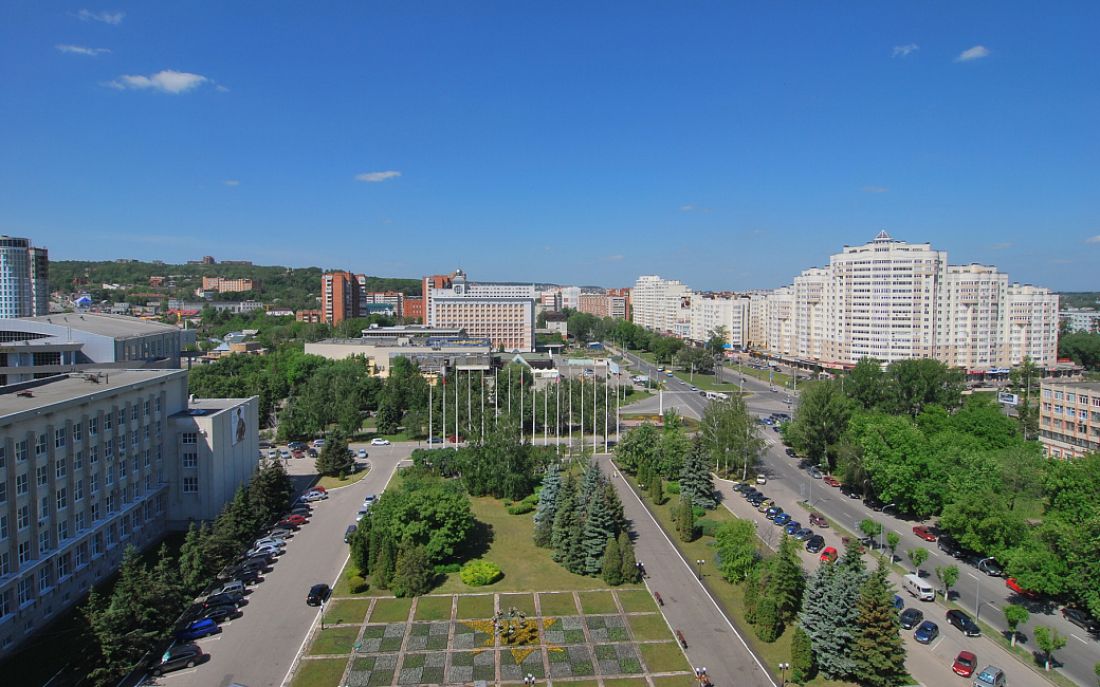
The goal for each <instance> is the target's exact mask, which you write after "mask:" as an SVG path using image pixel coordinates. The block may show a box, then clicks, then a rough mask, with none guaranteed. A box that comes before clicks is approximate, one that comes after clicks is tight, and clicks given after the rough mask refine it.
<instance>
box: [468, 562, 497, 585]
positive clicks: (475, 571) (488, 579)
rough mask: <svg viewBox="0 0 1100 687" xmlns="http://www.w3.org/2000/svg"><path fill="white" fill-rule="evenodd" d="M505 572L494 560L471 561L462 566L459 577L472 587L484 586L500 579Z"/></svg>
mask: <svg viewBox="0 0 1100 687" xmlns="http://www.w3.org/2000/svg"><path fill="white" fill-rule="evenodd" d="M502 575H503V573H502V572H501V570H500V566H499V565H497V564H496V563H493V562H492V561H482V560H477V561H470V562H469V563H467V564H466V565H464V566H462V570H461V571H459V577H461V578H462V581H463V582H465V583H466V584H468V585H470V586H471V587H483V586H485V585H487V584H492V583H494V582H496V581H497V580H499V579H500V578H501V576H502Z"/></svg>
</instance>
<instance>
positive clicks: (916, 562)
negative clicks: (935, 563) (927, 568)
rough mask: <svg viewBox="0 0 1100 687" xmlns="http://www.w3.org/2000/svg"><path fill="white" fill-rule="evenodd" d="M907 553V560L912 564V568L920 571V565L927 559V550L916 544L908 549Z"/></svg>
mask: <svg viewBox="0 0 1100 687" xmlns="http://www.w3.org/2000/svg"><path fill="white" fill-rule="evenodd" d="M908 555H909V562H910V563H912V564H913V569H914V570H916V571H917V572H920V567H921V566H922V565H924V562H925V561H926V560H928V551H927V550H925V549H922V548H920V547H919V546H918V547H917V548H915V549H909V554H908Z"/></svg>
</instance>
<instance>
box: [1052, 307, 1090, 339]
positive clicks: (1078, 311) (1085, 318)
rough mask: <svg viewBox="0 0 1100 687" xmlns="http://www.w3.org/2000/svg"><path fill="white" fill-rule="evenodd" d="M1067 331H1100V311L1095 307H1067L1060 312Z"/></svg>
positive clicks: (1060, 317) (1059, 314)
mask: <svg viewBox="0 0 1100 687" xmlns="http://www.w3.org/2000/svg"><path fill="white" fill-rule="evenodd" d="M1058 319H1059V320H1061V322H1062V324H1063V326H1065V328H1066V331H1067V332H1071V333H1072V332H1085V333H1088V334H1096V333H1100V312H1098V311H1096V310H1094V309H1093V308H1066V309H1064V310H1062V311H1061V312H1059V313H1058Z"/></svg>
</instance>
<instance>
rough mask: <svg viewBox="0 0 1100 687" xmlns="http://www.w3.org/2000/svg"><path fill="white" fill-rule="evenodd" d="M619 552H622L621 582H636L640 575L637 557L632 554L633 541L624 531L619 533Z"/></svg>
mask: <svg viewBox="0 0 1100 687" xmlns="http://www.w3.org/2000/svg"><path fill="white" fill-rule="evenodd" d="M619 552H620V553H621V554H622V558H623V567H622V578H623V582H637V581H638V580H639V578H640V577H641V575H640V574H639V571H638V559H637V558H635V556H634V542H632V541H630V535H628V534H627V533H626V532H625V531H623V532H620V533H619Z"/></svg>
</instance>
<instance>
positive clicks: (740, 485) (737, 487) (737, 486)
mask: <svg viewBox="0 0 1100 687" xmlns="http://www.w3.org/2000/svg"><path fill="white" fill-rule="evenodd" d="M747 486H749V483H748V482H741V481H737V482H734V483H733V490H734V491H735V492H737V493H738V494H744V492H745V487H747Z"/></svg>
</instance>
